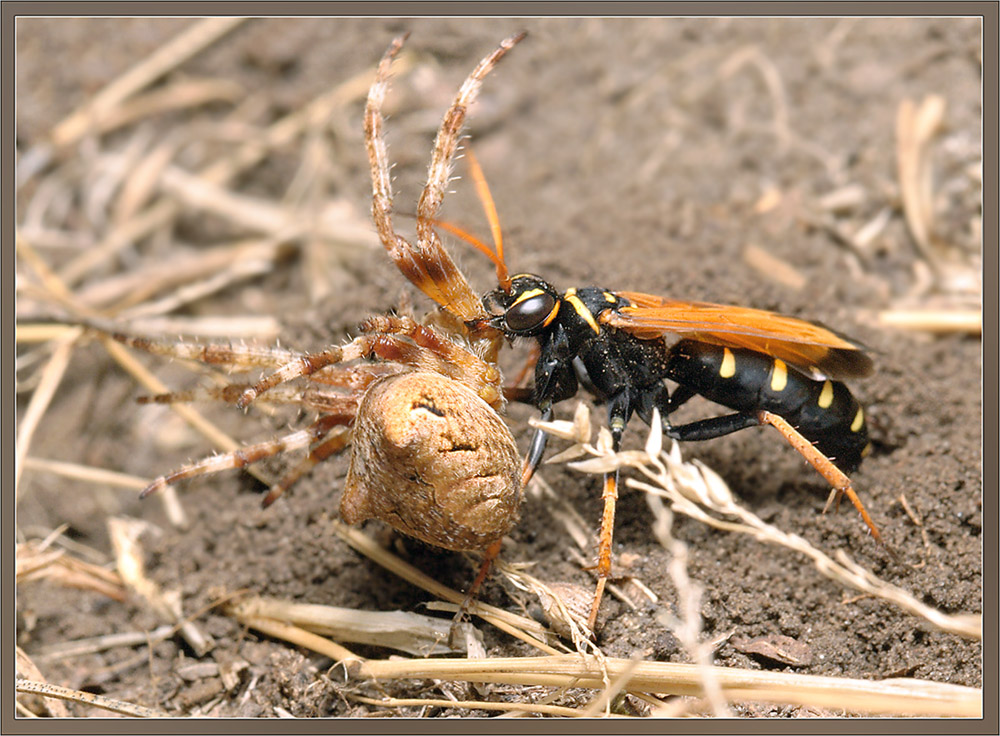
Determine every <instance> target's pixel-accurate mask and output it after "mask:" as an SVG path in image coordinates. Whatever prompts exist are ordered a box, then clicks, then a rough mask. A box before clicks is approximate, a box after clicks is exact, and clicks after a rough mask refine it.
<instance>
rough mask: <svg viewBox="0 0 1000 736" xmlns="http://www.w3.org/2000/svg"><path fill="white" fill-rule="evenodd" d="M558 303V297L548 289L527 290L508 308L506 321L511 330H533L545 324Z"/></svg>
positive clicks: (523, 331) (505, 316)
mask: <svg viewBox="0 0 1000 736" xmlns="http://www.w3.org/2000/svg"><path fill="white" fill-rule="evenodd" d="M556 304H557V302H556V298H555V297H554V296H553V295H552V294H549V293H548V292H546V291H541V290H540V289H539V290H537V291H534V292H527V293H525V294H523V295H522V296H521V297H520V298H519V299H518V300H517V301H516V302H514V304H513V305H511V307H510V309H508V310H507V313H506V314H505V315H504V322H505V323H506V326H507V329H508V330H510V331H511V332H520V333H527V332H531V331H532V330H535V329H538V328H539V327H543V326H544V325H545V323H546V322H547V321H548V320H549V318H550V317H551V316H553V311H554V310H555V308H556Z"/></svg>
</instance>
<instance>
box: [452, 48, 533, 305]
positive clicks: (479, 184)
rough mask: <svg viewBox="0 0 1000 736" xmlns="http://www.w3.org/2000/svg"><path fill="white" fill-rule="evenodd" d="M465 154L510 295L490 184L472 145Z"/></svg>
mask: <svg viewBox="0 0 1000 736" xmlns="http://www.w3.org/2000/svg"><path fill="white" fill-rule="evenodd" d="M519 40H520V39H519ZM465 153H466V156H467V158H468V159H469V173H470V174H471V175H472V181H473V182H475V184H476V194H478V195H479V201H480V202H481V203H482V205H483V211H484V212H485V213H486V220H487V221H488V222H489V223H490V233H491V234H492V236H493V245H494V247H495V248H496V257H495V258H491V259H490V260H492V261H493V263H495V264H496V267H497V281H498V282H499V283H500V288H502V289H503V290H504V292H506V293H508V294H509V293H510V275H509V274H508V273H507V264H506V263H505V262H504V258H503V233H502V232H501V231H500V217H499V215H498V214H497V207H496V204H494V202H493V195H492V194H490V187H489V184H487V183H486V176H485V175H484V174H483V168H482V167H481V166H480V165H479V160H478V159H477V158H476V155H475V154H474V153H473V152H472V146H471V145H470V144H466V146H465Z"/></svg>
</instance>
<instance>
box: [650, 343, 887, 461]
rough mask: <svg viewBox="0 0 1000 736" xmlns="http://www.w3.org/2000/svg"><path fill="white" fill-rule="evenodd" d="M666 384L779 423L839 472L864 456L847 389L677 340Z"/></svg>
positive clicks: (776, 362)
mask: <svg viewBox="0 0 1000 736" xmlns="http://www.w3.org/2000/svg"><path fill="white" fill-rule="evenodd" d="M667 378H670V379H671V380H673V381H676V382H677V383H679V384H680V385H682V386H684V387H686V388H687V389H689V390H692V391H694V392H695V393H698V394H701V395H702V396H704V397H705V398H707V399H709V400H710V401H714V402H716V403H717V404H722V405H723V406H726V407H729V408H730V409H734V410H736V411H738V412H740V413H745V414H751V413H756V412H758V411H761V410H763V411H769V412H772V413H773V414H777V415H778V416H780V417H783V418H784V419H785V420H787V421H788V422H789V424H791V425H792V426H794V427H795V428H796V429H798V431H799V432H800V433H801V434H802V435H803V436H804V437H805V438H806V439H808V440H809V441H811V442H812V443H813V444H814V445H816V447H817V449H819V451H820V452H822V453H823V454H824V455H826V456H827V457H829V458H830V459H831V460H832V461H833V462H834V463H835V464H836V465H837V467H839V468H840V469H841V470H844V471H845V472H851V471H853V470H855V469H857V467H858V465H859V464H860V463H861V459H862V458H863V457H864V455H865V454H866V452H867V448H868V427H867V424H866V422H865V414H864V409H863V408H862V407H861V405H860V404H859V403H858V401H857V400H856V399H855V398H854V396H853V395H852V394H851V392H850V390H849V389H848V388H847V386H845V385H844V384H843V383H841V382H839V381H831V380H822V381H817V380H813V379H811V378H809V377H808V376H806V375H805V374H804V373H802V372H800V371H799V370H797V369H796V368H794V367H792V366H790V365H788V364H787V363H785V362H784V361H783V360H780V359H778V358H773V357H771V356H768V355H764V354H763V353H758V352H755V351H753V350H745V349H738V348H726V347H722V346H719V345H711V344H708V343H703V342H696V341H694V340H682V341H681V342H679V343H677V344H676V345H674V346H673V347H672V348H671V350H670V360H669V367H668V370H667Z"/></svg>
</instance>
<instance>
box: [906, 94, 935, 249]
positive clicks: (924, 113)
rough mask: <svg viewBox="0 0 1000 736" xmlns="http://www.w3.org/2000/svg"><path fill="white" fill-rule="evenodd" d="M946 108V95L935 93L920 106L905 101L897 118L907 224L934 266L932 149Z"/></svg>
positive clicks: (918, 244)
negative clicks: (930, 151) (930, 153)
mask: <svg viewBox="0 0 1000 736" xmlns="http://www.w3.org/2000/svg"><path fill="white" fill-rule="evenodd" d="M944 110H945V101H944V98H943V97H938V96H936V95H935V96H930V97H927V98H926V99H924V101H923V102H921V103H920V105H915V104H914V102H913V100H903V101H902V102H901V103H900V104H899V111H898V114H897V117H896V157H897V159H898V161H897V163H898V167H899V187H900V193H901V195H902V199H903V209H904V211H905V213H906V224H907V225H908V226H909V228H910V232H911V233H912V235H913V240H914V242H915V243H916V245H917V249H918V250H919V251H920V253H921V255H922V256H923V257H924V258H925V259H926V261H927V263H928V264H929V265H930V266H931V267H932V268H933V267H936V266H937V261H938V253H937V252H936V251H935V248H934V243H933V235H934V234H933V230H934V202H933V198H934V192H933V180H932V177H931V174H932V172H931V166H930V157H929V150H930V144H931V143H932V141H933V140H934V136H936V135H937V132H938V130H939V129H940V127H941V123H942V121H943V119H944Z"/></svg>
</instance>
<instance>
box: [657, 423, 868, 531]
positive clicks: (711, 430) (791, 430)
mask: <svg viewBox="0 0 1000 736" xmlns="http://www.w3.org/2000/svg"><path fill="white" fill-rule="evenodd" d="M675 408H676V404H675ZM664 424H665V425H666V422H664ZM764 424H769V425H771V426H772V427H774V428H775V429H776V430H778V431H779V432H780V433H781V436H782V437H784V438H785V441H786V442H788V444H790V445H791V446H792V447H794V448H795V449H796V450H797V451H798V453H799V454H800V455H802V457H804V458H805V459H806V461H808V463H809V464H810V465H812V466H813V468H815V469H816V472H818V473H819V474H820V475H822V476H823V478H825V479H826V482H827V483H829V484H830V485H831V486H832V487H833V493H834V494H835V495H836V497H837V499H840V498H841V497H842V496H847V498H848V500H850V502H851V503H852V504H853V505H854V508H855V509H857V511H858V513H859V514H861V518H862V520H863V521H864V522H865V525H866V526H867V527H868V530H869V531H870V532H871V535H872V538H873V539H874V540H875V541H876V542H878V543H879V544H882V535H881V534H879V531H878V527H877V526H875V522H874V521H872V518H871V516H870V515H869V514H868V511H867V509H865V506H864V504H863V503H862V502H861V498H860V497H859V496H858V494H857V492H856V491H855V490H854V486H853V485H852V484H851V479H850V478H848V477H847V475H846V474H845V473H844V472H843V471H842V470H841V469H840V468H838V467H837V466H836V465H835V464H834V463H833V461H832V460H831V459H830V458H828V457H827V456H826V455H824V454H823V453H822V452H820V451H819V450H818V449H817V448H816V446H815V445H814V444H813V443H812V442H810V441H809V440H808V439H806V438H805V437H803V436H802V434H801V433H800V432H799V431H798V430H797V429H795V427H793V426H792V425H791V424H789V423H788V421H787V420H786V419H784V418H782V417H780V416H778V415H777V414H774V413H772V412H769V411H764V410H760V411H757V412H753V413H750V412H741V413H737V414H727V415H725V416H721V417H713V418H711V419H703V420H701V421H697V422H691V423H690V424H684V425H681V426H679V427H671V426H664V431H665V432H666V433H667V436H668V437H672V438H673V439H675V440H678V441H680V442H696V441H699V440H710V439H714V438H716V437H722V436H723V435H727V434H732V433H733V432H738V431H739V430H741V429H745V428H747V427H756V426H760V425H764ZM827 505H828V506H829V504H827Z"/></svg>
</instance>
